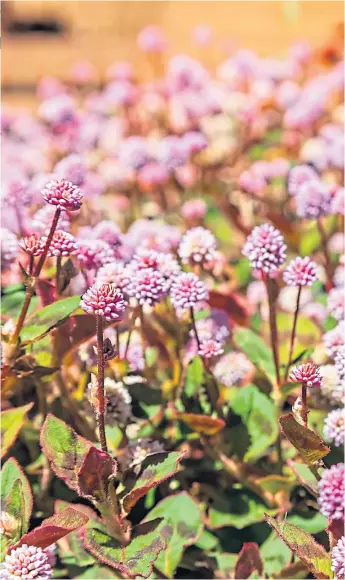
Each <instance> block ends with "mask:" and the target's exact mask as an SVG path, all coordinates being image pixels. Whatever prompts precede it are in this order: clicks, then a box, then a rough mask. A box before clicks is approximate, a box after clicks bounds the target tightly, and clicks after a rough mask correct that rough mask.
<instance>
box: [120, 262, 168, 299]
mask: <svg viewBox="0 0 345 580" xmlns="http://www.w3.org/2000/svg"><path fill="white" fill-rule="evenodd" d="M167 290H168V286H167V282H166V279H165V277H164V276H163V274H161V273H160V272H159V271H157V270H153V268H145V269H143V270H139V271H138V272H136V274H133V276H132V277H131V280H130V282H129V284H128V286H127V294H128V296H131V297H133V298H135V299H136V300H137V301H138V303H139V304H141V305H143V304H147V305H149V306H153V305H154V304H156V303H157V302H160V300H162V298H164V296H165V295H166V293H167Z"/></svg>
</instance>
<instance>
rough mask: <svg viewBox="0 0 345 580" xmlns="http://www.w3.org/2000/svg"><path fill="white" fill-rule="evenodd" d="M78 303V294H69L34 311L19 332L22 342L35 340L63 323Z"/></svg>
mask: <svg viewBox="0 0 345 580" xmlns="http://www.w3.org/2000/svg"><path fill="white" fill-rule="evenodd" d="M79 303H80V296H70V297H69V298H64V299H63V300H59V301H58V302H54V303H53V304H49V306H45V307H44V308H42V309H41V310H39V311H38V312H35V313H34V314H33V315H32V316H30V317H29V318H28V319H27V322H26V325H25V326H24V328H23V329H22V331H21V333H20V339H21V341H22V343H24V344H27V343H30V342H35V340H39V339H40V338H42V337H43V336H45V335H46V334H47V333H48V332H50V331H51V330H52V329H54V328H56V327H57V326H60V325H61V324H63V323H64V322H65V321H66V320H67V319H68V317H69V316H70V315H71V314H72V313H73V312H74V311H75V310H76V309H77V308H78V306H79Z"/></svg>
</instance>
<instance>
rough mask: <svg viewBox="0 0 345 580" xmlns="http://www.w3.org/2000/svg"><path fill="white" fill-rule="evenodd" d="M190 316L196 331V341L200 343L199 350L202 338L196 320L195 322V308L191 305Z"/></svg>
mask: <svg viewBox="0 0 345 580" xmlns="http://www.w3.org/2000/svg"><path fill="white" fill-rule="evenodd" d="M190 317H191V319H192V326H193V331H194V334H195V340H196V343H197V345H198V350H199V349H200V339H199V335H198V331H197V328H196V322H195V316H194V308H193V306H191V307H190Z"/></svg>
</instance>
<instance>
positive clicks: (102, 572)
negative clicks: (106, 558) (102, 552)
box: [74, 564, 121, 580]
mask: <svg viewBox="0 0 345 580" xmlns="http://www.w3.org/2000/svg"><path fill="white" fill-rule="evenodd" d="M74 578H78V580H95V578H97V580H104V579H105V578H109V579H111V580H114V578H121V576H117V575H116V574H115V573H114V570H110V568H108V567H107V566H99V565H98V564H95V566H91V567H89V568H86V570H85V571H84V572H82V573H81V574H78V576H74Z"/></svg>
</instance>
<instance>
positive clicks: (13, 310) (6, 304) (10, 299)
mask: <svg viewBox="0 0 345 580" xmlns="http://www.w3.org/2000/svg"><path fill="white" fill-rule="evenodd" d="M24 298H25V291H24V290H17V291H15V292H9V293H8V294H5V295H4V296H3V297H2V298H1V312H2V314H3V315H4V316H8V317H9V318H17V317H18V316H19V312H20V309H21V307H22V305H23V302H24ZM38 305H39V298H38V297H37V296H33V297H32V298H31V302H30V306H29V310H28V313H29V314H31V312H33V311H34V310H35V309H36V308H37V307H38Z"/></svg>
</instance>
